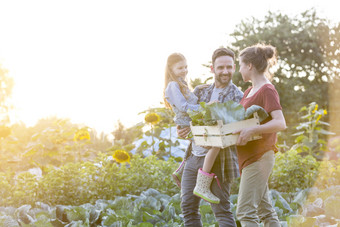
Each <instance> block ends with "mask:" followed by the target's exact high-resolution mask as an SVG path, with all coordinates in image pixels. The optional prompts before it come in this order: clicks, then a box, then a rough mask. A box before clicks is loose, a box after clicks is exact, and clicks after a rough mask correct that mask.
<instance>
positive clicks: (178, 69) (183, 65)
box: [171, 60, 188, 79]
mask: <svg viewBox="0 0 340 227" xmlns="http://www.w3.org/2000/svg"><path fill="white" fill-rule="evenodd" d="M171 70H172V72H173V73H174V75H175V76H176V77H182V78H183V79H184V78H185V77H186V75H187V74H188V65H187V61H185V60H183V61H179V62H177V63H176V64H174V65H173V66H172V68H171Z"/></svg>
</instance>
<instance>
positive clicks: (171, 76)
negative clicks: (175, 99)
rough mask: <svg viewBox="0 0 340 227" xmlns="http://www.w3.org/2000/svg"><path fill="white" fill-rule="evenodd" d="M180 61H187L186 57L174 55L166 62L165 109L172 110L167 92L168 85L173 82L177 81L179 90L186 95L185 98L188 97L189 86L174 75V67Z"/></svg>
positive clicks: (178, 54)
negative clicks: (166, 95) (167, 98)
mask: <svg viewBox="0 0 340 227" xmlns="http://www.w3.org/2000/svg"><path fill="white" fill-rule="evenodd" d="M180 61H186V59H185V57H184V56H183V54H180V53H173V54H171V55H170V56H169V57H168V60H167V62H166V67H165V79H164V81H165V84H164V90H163V99H164V105H165V107H168V108H171V105H170V104H169V103H168V101H167V100H166V98H165V90H166V88H167V86H168V84H169V83H170V82H171V81H175V82H177V83H178V85H179V88H180V90H181V92H182V94H183V95H184V97H185V98H187V95H188V91H189V88H188V85H187V84H186V83H183V81H181V80H179V79H178V77H177V76H176V75H174V73H173V71H172V67H173V66H174V65H175V64H176V63H178V62H180Z"/></svg>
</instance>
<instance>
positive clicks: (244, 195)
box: [235, 44, 286, 226]
mask: <svg viewBox="0 0 340 227" xmlns="http://www.w3.org/2000/svg"><path fill="white" fill-rule="evenodd" d="M275 52H276V51H275V48H274V47H272V46H270V45H262V44H257V45H255V46H251V47H248V48H245V49H244V50H242V51H241V53H240V58H239V60H240V73H241V75H242V78H243V80H244V81H245V82H246V81H251V83H252V86H251V87H250V88H248V89H247V90H246V91H245V92H244V96H243V98H242V100H241V102H240V104H241V105H243V106H244V108H245V109H247V108H248V107H250V106H252V105H258V106H261V107H263V108H264V109H265V110H266V112H267V113H268V114H269V117H268V118H267V119H266V120H264V121H263V122H261V124H260V125H257V126H254V127H249V128H245V129H242V130H240V131H238V132H235V133H240V136H239V138H238V141H237V145H238V146H237V155H238V162H239V168H240V171H241V174H242V175H241V182H240V188H239V194H238V201H237V211H236V213H237V218H238V219H239V220H240V222H241V225H242V226H259V223H258V220H259V219H260V220H262V222H263V224H264V226H280V223H279V220H278V216H277V214H276V212H275V210H274V209H273V207H272V205H271V202H270V199H269V189H268V178H269V175H270V173H271V171H272V168H273V166H274V162H275V157H274V153H275V152H277V148H276V147H275V143H276V140H277V137H276V132H278V131H281V130H284V129H285V128H286V122H285V119H284V116H283V113H282V107H281V105H280V99H279V95H278V93H277V91H276V89H275V87H274V85H273V84H271V82H270V81H269V80H268V79H267V77H266V74H267V73H268V72H267V70H268V66H269V65H270V64H271V63H275V62H276V57H275ZM254 134H261V135H262V139H259V140H254V141H249V138H250V137H251V136H252V135H254ZM248 141H249V142H248Z"/></svg>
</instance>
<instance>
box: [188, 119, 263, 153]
mask: <svg viewBox="0 0 340 227" xmlns="http://www.w3.org/2000/svg"><path fill="white" fill-rule="evenodd" d="M259 124H260V121H259V117H258V115H257V113H255V114H254V118H251V119H247V120H243V121H238V122H233V123H229V124H226V125H223V124H222V121H220V120H219V121H217V125H214V126H192V125H191V123H190V126H191V132H192V134H193V137H194V140H195V144H196V145H199V146H216V147H222V148H224V147H228V146H231V145H235V144H236V141H237V139H238V137H239V135H233V134H231V133H233V132H234V131H237V130H240V129H242V128H246V127H250V126H255V125H259ZM261 138H262V137H261V136H260V135H254V136H253V137H252V138H251V139H250V140H256V139H261Z"/></svg>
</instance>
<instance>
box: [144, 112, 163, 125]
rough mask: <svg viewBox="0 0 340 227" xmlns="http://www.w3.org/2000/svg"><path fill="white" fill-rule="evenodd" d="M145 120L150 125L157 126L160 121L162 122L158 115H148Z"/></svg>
mask: <svg viewBox="0 0 340 227" xmlns="http://www.w3.org/2000/svg"><path fill="white" fill-rule="evenodd" d="M144 120H145V121H146V122H147V123H150V124H153V125H155V124H157V123H158V122H159V121H160V120H161V117H160V116H159V115H158V114H156V113H148V114H147V115H146V116H145V118H144Z"/></svg>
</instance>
